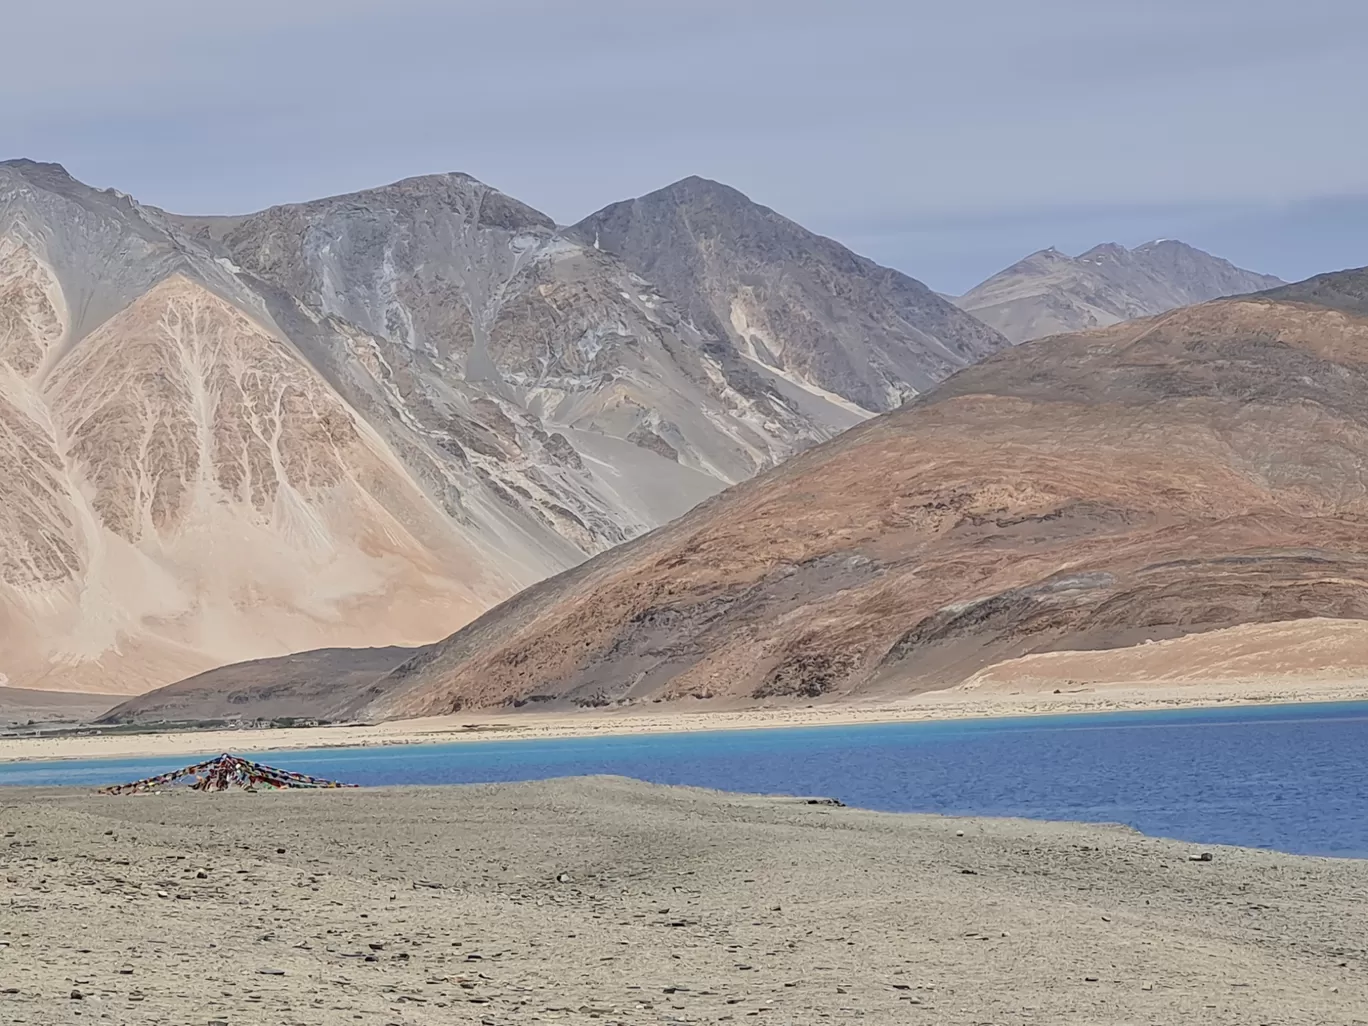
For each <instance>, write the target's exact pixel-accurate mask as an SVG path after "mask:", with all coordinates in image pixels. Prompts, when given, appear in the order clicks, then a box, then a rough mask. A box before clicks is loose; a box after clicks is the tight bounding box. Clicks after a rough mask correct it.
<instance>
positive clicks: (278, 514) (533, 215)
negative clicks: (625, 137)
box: [0, 161, 868, 692]
mask: <svg viewBox="0 0 1368 1026" xmlns="http://www.w3.org/2000/svg"><path fill="white" fill-rule="evenodd" d="M730 352H731V351H730V350H729V348H728V347H726V346H725V345H722V344H721V343H720V342H719V341H718V340H717V339H713V338H710V337H709V336H708V335H706V334H705V333H704V332H701V331H700V330H699V329H698V328H697V327H696V326H695V325H693V324H691V323H689V321H688V320H687V319H686V318H684V317H683V316H682V315H681V314H680V313H679V312H677V311H676V309H675V307H674V306H673V304H672V303H671V302H670V301H669V300H668V299H667V298H665V296H664V295H662V294H661V293H660V292H659V291H658V290H657V289H656V288H655V287H654V286H652V285H651V284H648V283H647V282H646V281H645V280H643V279H642V278H640V277H639V276H637V275H636V274H634V273H633V272H631V271H630V270H628V269H627V267H626V266H624V265H623V264H622V262H621V261H619V260H618V259H617V258H616V257H613V256H612V255H610V254H608V253H606V252H603V251H600V250H596V249H594V248H592V247H590V246H586V245H583V244H580V243H578V242H576V241H574V240H572V239H569V238H567V237H565V236H564V235H563V234H562V233H561V232H559V231H558V230H557V229H556V228H555V226H554V225H553V224H552V223H551V222H550V220H549V219H547V218H546V217H545V216H543V215H541V214H539V213H537V212H536V211H534V210H531V209H530V208H528V207H525V206H523V205H522V204H520V203H518V202H516V201H515V200H512V199H510V198H509V197H507V196H504V195H502V194H501V193H499V192H497V191H496V190H494V189H491V188H489V187H488V186H485V185H483V184H481V183H480V182H477V181H475V180H474V179H471V178H469V177H468V176H465V175H459V174H447V175H433V176H427V177H424V178H415V179H409V180H406V181H403V182H399V183H396V184H394V185H391V186H385V187H382V188H378V189H372V190H367V191H365V192H360V193H356V194H352V195H348V196H339V197H333V198H330V199H325V200H319V201H315V202H311V203H305V204H298V205H293V206H286V207H278V208H272V209H270V210H267V211H263V212H261V213H258V214H252V215H247V216H242V217H212V218H196V217H183V216H178V215H172V214H167V213H165V212H164V211H160V210H157V209H155V208H151V207H144V206H142V205H140V204H138V203H137V202H136V201H134V200H131V199H129V198H128V197H126V196H123V195H121V194H118V193H114V192H111V191H99V190H95V189H91V188H89V187H87V186H84V185H82V184H81V183H79V182H77V181H75V180H73V179H72V178H71V177H70V176H69V175H67V174H66V172H65V171H63V170H62V169H61V168H59V167H57V166H55V165H44V164H35V163H33V162H29V161H11V162H7V163H3V164H0V473H3V474H4V480H5V489H6V490H5V495H4V499H5V502H4V503H3V504H0V678H2V679H0V685H3V683H4V682H6V681H8V682H9V683H10V684H12V685H24V686H40V687H51V688H63V689H93V690H107V691H118V692H136V691H143V690H147V689H150V688H153V687H156V686H158V685H161V684H164V683H167V682H168V681H174V680H178V679H181V678H183V677H185V676H186V675H188V674H191V673H196V672H198V671H202V670H205V669H207V668H208V667H211V666H215V665H220V664H224V663H230V662H234V661H238V660H243V659H249V660H250V659H256V658H260V657H263V656H269V655H273V654H279V653H282V652H286V651H290V650H298V649H307V648H312V647H315V646H318V645H337V644H349V645H366V644H371V645H378V646H384V645H392V644H399V645H403V644H416V643H419V642H426V641H431V640H432V639H434V638H438V637H441V636H443V635H445V634H446V633H448V632H449V631H450V630H452V629H454V628H455V627H457V626H459V625H460V624H461V623H464V622H465V621H467V620H468V619H469V618H470V617H472V616H473V615H475V614H477V613H478V612H480V611H482V610H483V609H486V608H488V607H489V606H490V605H492V604H494V603H496V602H498V601H500V600H501V599H503V598H506V597H507V596H509V595H511V594H512V593H513V592H515V591H516V590H518V589H519V588H521V587H524V586H526V585H528V584H531V583H533V582H535V581H538V580H540V579H543V578H545V577H546V576H547V575H549V574H553V573H556V572H558V571H560V570H563V569H565V568H566V567H570V566H573V565H575V564H577V563H578V562H580V561H582V560H583V559H584V558H585V557H586V556H589V555H592V554H594V553H597V552H600V551H602V550H604V549H606V548H608V547H610V546H612V545H614V544H617V543H619V542H622V541H624V540H626V539H629V538H632V537H634V536H636V535H639V534H641V533H642V532H644V531H647V530H649V529H651V528H652V527H655V526H657V525H659V524H661V523H664V522H665V521H667V520H669V519H671V518H673V517H675V516H677V515H679V514H680V513H682V512H684V511H685V510H687V509H689V508H690V507H691V506H692V505H694V504H695V503H696V502H697V501H698V500H699V499H701V498H704V497H706V496H709V495H712V494H714V493H716V492H717V491H718V490H720V489H721V488H723V487H725V486H726V485H728V484H731V483H734V482H737V481H741V480H745V479H746V478H748V477H750V476H751V475H753V474H754V473H756V472H757V471H759V470H763V469H766V468H768V467H771V466H774V465H775V464H776V463H778V462H780V461H782V460H784V459H786V458H787V457H789V456H790V455H792V454H793V453H795V452H799V451H802V450H803V449H806V448H808V447H810V446H811V445H813V444H815V443H817V442H820V441H821V440H823V439H826V438H828V437H830V436H832V435H833V434H835V433H836V432H838V431H840V430H842V429H844V428H845V427H848V426H850V425H852V424H855V423H858V422H859V421H860V420H862V419H864V418H865V417H867V416H868V413H867V411H865V410H862V409H860V408H858V407H856V406H854V405H853V404H851V403H849V402H846V401H845V400H843V399H841V398H840V397H839V396H828V395H825V394H822V393H821V392H820V391H819V390H813V389H810V388H805V387H802V386H800V385H798V384H795V383H794V382H793V381H790V380H788V379H786V378H784V377H783V376H781V375H777V374H774V373H772V372H769V371H767V370H764V369H757V368H755V367H752V366H750V365H749V364H747V363H745V362H744V361H738V360H736V359H733V358H732V357H731V356H729V355H728V354H729V353H730Z"/></svg>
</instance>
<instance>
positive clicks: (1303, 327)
mask: <svg viewBox="0 0 1368 1026" xmlns="http://www.w3.org/2000/svg"><path fill="white" fill-rule="evenodd" d="M1366 457H1368V270H1361V271H1351V272H1343V273H1341V274H1336V275H1327V276H1323V277H1321V278H1318V279H1313V280H1312V281H1310V282H1305V283H1302V284H1300V285H1295V286H1290V287H1287V288H1284V289H1280V290H1275V291H1273V292H1269V293H1266V294H1263V295H1260V296H1254V297H1246V298H1240V299H1231V300H1219V301H1215V302H1211V303H1207V304H1205V305H1202V306H1197V307H1191V308H1187V309H1183V310H1179V311H1176V312H1174V313H1170V314H1168V315H1165V316H1162V317H1157V318H1152V319H1149V320H1145V321H1139V322H1135V323H1130V324H1124V325H1118V326H1115V327H1111V328H1107V329H1103V330H1099V331H1094V332H1087V333H1082V334H1076V335H1066V336H1059V337H1054V338H1050V339H1044V340H1040V341H1037V342H1032V343H1027V344H1025V345H1022V346H1019V347H1017V348H1015V349H1012V350H1008V351H1005V352H1002V353H1000V354H998V355H997V356H994V357H992V358H990V359H988V360H987V361H985V362H983V363H982V364H979V365H977V366H975V367H972V368H969V369H967V370H964V371H961V372H960V373H958V374H956V375H954V376H953V377H952V378H950V379H949V380H948V381H946V382H945V383H943V384H942V385H941V386H940V387H939V388H937V389H936V390H935V391H934V392H932V393H930V394H929V395H927V396H924V397H922V398H920V399H918V400H917V401H915V402H913V403H911V404H909V405H908V406H907V407H904V408H903V409H901V410H898V411H895V412H893V413H890V414H887V415H884V416H881V417H879V418H877V419H875V420H873V421H870V422H868V423H866V424H864V425H861V426H860V427H858V428H855V429H852V430H850V431H848V432H846V433H845V434H843V435H841V436H840V437H839V438H837V439H835V440H833V441H831V442H829V443H827V444H825V445H823V446H821V447H819V448H817V449H814V450H811V451H809V452H807V453H805V454H803V455H801V456H799V457H797V458H795V459H793V460H791V461H790V462H788V463H787V464H785V465H784V466H782V467H780V468H778V469H776V470H774V471H771V472H769V473H767V474H765V475H762V476H760V477H758V478H756V479H754V480H752V481H750V482H748V483H746V484H743V485H739V486H737V487H734V488H732V489H730V490H728V491H727V492H725V493H724V494H722V495H720V496H718V497H716V498H714V499H711V500H709V501H708V502H706V503H704V504H703V505H701V506H700V507H698V508H697V509H695V510H694V511H692V512H691V513H690V514H688V515H687V516H685V517H683V518H682V519H680V520H678V521H676V522H674V523H673V524H670V525H668V526H667V527H664V528H662V529H659V530H657V531H654V532H652V533H650V534H648V535H646V536H645V537H642V538H639V539H637V540H636V541H634V542H631V543H629V544H626V545H623V546H621V547H619V548H617V549H614V550H612V551H610V552H607V553H605V554H603V555H601V556H598V557H596V558H594V559H592V560H590V561H589V562H587V563H585V564H584V565H582V566H580V567H577V568H575V569H573V570H571V571H569V572H567V573H564V574H562V575H560V576H558V577H556V578H553V579H551V580H548V581H545V582H543V583H541V584H539V585H537V586H534V587H532V588H530V589H528V590H526V591H524V592H523V593H521V594H519V595H518V596H516V597H514V598H513V599H512V600H510V601H508V602H506V603H504V604H503V605H501V606H499V607H498V608H496V609H494V610H492V611H491V612H489V613H487V614H486V615H484V616H483V617H481V618H480V619H479V620H477V621H475V622H474V623H472V624H471V625H470V626H468V627H466V628H465V629H463V630H461V631H459V632H457V633H456V634H455V635H453V636H452V637H450V638H448V639H447V640H446V641H443V642H441V643H438V644H436V645H431V646H427V647H425V648H423V649H420V650H419V651H418V652H417V653H416V654H414V655H412V656H411V657H410V658H408V659H407V660H405V661H404V662H403V663H402V664H400V665H399V666H397V667H396V668H395V669H393V670H392V671H390V672H389V673H387V674H384V675H382V676H380V677H379V678H378V679H377V680H375V681H374V682H373V683H371V684H370V685H369V686H365V687H353V688H351V689H349V690H348V692H347V694H346V695H344V696H340V700H339V701H337V702H335V703H333V713H334V714H335V715H354V716H366V717H369V716H377V715H378V716H416V715H423V714H433V713H442V712H447V711H451V710H455V709H461V708H471V707H481V706H505V705H508V706H519V705H536V706H571V705H601V704H609V703H619V702H628V703H633V702H648V701H654V700H667V701H668V700H677V699H683V698H692V699H702V700H706V699H713V698H715V699H731V700H743V701H751V702H754V701H782V700H794V699H798V700H804V701H807V700H811V699H812V698H815V697H818V696H829V697H836V698H839V697H848V696H859V695H872V694H886V695H891V694H909V693H914V692H918V691H923V690H928V689H936V688H943V687H946V686H950V685H954V684H959V683H963V682H966V681H968V682H971V683H973V682H975V681H987V680H992V679H994V674H995V673H998V674H1003V673H1006V674H1008V675H1009V676H1010V674H1011V673H1012V672H1018V671H1020V672H1025V670H1023V669H1022V668H1023V666H1028V667H1035V668H1036V670H1039V671H1040V672H1042V673H1046V675H1048V673H1050V672H1055V670H1057V669H1058V667H1056V668H1055V670H1051V669H1050V668H1049V666H1048V665H1046V666H1045V667H1044V669H1041V664H1042V663H1044V664H1049V663H1050V661H1051V660H1056V661H1057V660H1064V661H1065V662H1067V660H1068V659H1070V658H1080V659H1082V658H1085V657H1086V658H1087V659H1092V660H1094V662H1096V660H1098V659H1102V658H1103V657H1105V656H1110V657H1111V658H1112V660H1113V666H1114V667H1115V666H1122V665H1123V664H1125V663H1126V661H1127V660H1136V659H1139V660H1141V661H1144V660H1149V663H1148V664H1147V665H1151V664H1155V663H1157V662H1158V661H1162V660H1160V656H1161V655H1162V653H1163V652H1165V651H1170V652H1173V651H1177V652H1179V653H1180V654H1181V656H1182V658H1183V659H1184V660H1185V661H1186V663H1187V667H1186V670H1185V671H1184V672H1189V671H1190V672H1191V673H1195V674H1197V675H1199V676H1200V674H1201V673H1202V672H1203V669H1204V665H1205V668H1207V669H1210V668H1211V666H1212V665H1213V664H1212V661H1213V660H1227V661H1228V660H1230V659H1232V658H1234V659H1235V662H1236V663H1238V664H1239V665H1241V666H1244V667H1246V668H1248V667H1254V668H1256V669H1257V668H1258V667H1260V666H1262V667H1264V668H1266V669H1268V670H1270V672H1283V671H1286V670H1287V669H1288V667H1287V665H1285V664H1280V663H1279V659H1280V658H1283V657H1282V656H1280V655H1279V651H1281V652H1283V653H1284V654H1287V653H1295V652H1297V651H1301V652H1303V654H1304V653H1305V652H1311V653H1312V656H1311V659H1312V663H1311V665H1313V666H1316V667H1318V668H1324V667H1328V666H1334V665H1336V664H1337V662H1342V661H1343V660H1344V659H1357V660H1358V661H1359V662H1358V664H1356V665H1362V664H1363V663H1365V662H1368V646H1365V644H1364V642H1365V630H1364V629H1365V628H1366V627H1368V625H1365V624H1364V621H1365V620H1368V555H1365V547H1366V546H1368V481H1366V480H1365V476H1364V464H1365V458H1366ZM1242 632H1243V633H1242ZM1251 632H1252V633H1251ZM1251 638H1252V639H1253V640H1250V639H1251ZM1242 639H1243V640H1242ZM1241 645H1243V646H1244V648H1243V650H1242V651H1243V654H1239V653H1238V652H1236V650H1237V649H1240V648H1241ZM1173 646H1177V648H1176V649H1174V648H1173ZM1251 646H1252V647H1251ZM1260 646H1262V647H1260ZM1297 646H1302V647H1301V648H1300V649H1299V648H1298V647H1297ZM1308 646H1309V647H1308ZM1232 653H1235V654H1234V655H1232ZM1236 656H1238V658H1236ZM1288 658H1290V656H1289V657H1288ZM1204 660H1207V662H1206V664H1204V663H1203V661H1204ZM1240 660H1243V662H1240ZM1280 665H1282V670H1279V669H1278V667H1279V666H1280ZM1013 667H1015V668H1016V670H1013V669H1012V668H1013ZM1293 668H1294V669H1295V667H1293ZM1303 668H1304V667H1303ZM1031 672H1035V670H1032V671H1031ZM1099 672H1107V671H1105V669H1104V670H1102V671H1099ZM1108 679H1115V678H1108Z"/></svg>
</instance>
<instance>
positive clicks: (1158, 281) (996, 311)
mask: <svg viewBox="0 0 1368 1026" xmlns="http://www.w3.org/2000/svg"><path fill="white" fill-rule="evenodd" d="M1281 284H1283V282H1281V281H1280V280H1279V279H1277V278H1275V277H1273V276H1272V275H1268V274H1257V273H1255V272H1254V271H1246V270H1243V269H1241V268H1239V267H1236V266H1235V265H1234V264H1232V263H1230V262H1229V261H1227V260H1222V259H1220V258H1219V257H1214V256H1212V255H1211V254H1209V253H1203V252H1202V251H1201V250H1200V249H1194V248H1193V247H1192V246H1189V245H1187V244H1185V243H1182V242H1177V241H1175V240H1173V239H1161V240H1159V241H1157V242H1147V243H1145V245H1143V246H1137V247H1136V248H1135V249H1126V248H1125V247H1124V246H1118V245H1116V244H1115V243H1106V244H1104V245H1101V246H1094V247H1093V248H1092V249H1090V250H1088V251H1087V252H1086V253H1083V254H1080V255H1079V256H1077V257H1070V256H1066V255H1065V254H1063V253H1061V252H1059V250H1057V249H1043V250H1041V251H1040V252H1038V253H1032V254H1031V255H1030V256H1028V257H1026V258H1025V259H1024V260H1020V261H1018V262H1017V263H1015V264H1013V265H1012V266H1011V267H1008V268H1007V269H1006V270H1003V271H1000V272H998V273H997V274H995V275H993V277H991V278H989V279H988V280H987V281H985V282H983V283H982V284H981V285H978V286H976V287H975V288H973V289H971V290H970V291H969V292H967V293H965V294H964V295H963V296H960V297H959V298H958V299H955V300H954V302H955V303H956V304H958V305H959V306H960V307H961V308H962V309H964V310H967V311H969V312H970V313H972V314H973V315H974V316H975V317H977V318H979V319H980V320H981V321H983V322H984V323H985V324H989V325H991V326H992V327H994V328H996V329H997V330H998V331H1000V332H1001V333H1002V334H1003V335H1005V336H1006V337H1007V338H1009V339H1010V340H1011V341H1013V342H1024V341H1027V340H1028V339H1033V338H1042V337H1044V336H1046V335H1056V334H1060V333H1062V332H1069V331H1085V330H1088V329H1090V328H1103V327H1106V326H1107V325H1110V324H1116V323H1119V322H1121V321H1129V320H1133V319H1134V318H1137V317H1148V316H1150V315H1152V314H1160V313H1166V312H1168V311H1169V310H1175V309H1178V308H1179V307H1184V306H1191V305H1192V304H1194V303H1204V302H1207V301H1208V300H1211V299H1220V298H1222V297H1224V296H1235V295H1241V294H1244V293H1249V292H1259V291H1262V290H1264V289H1270V288H1275V287H1277V286H1278V285H1281Z"/></svg>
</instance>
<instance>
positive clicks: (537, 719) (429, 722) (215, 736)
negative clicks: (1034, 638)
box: [0, 677, 1368, 762]
mask: <svg viewBox="0 0 1368 1026" xmlns="http://www.w3.org/2000/svg"><path fill="white" fill-rule="evenodd" d="M1365 700H1368V679H1364V678H1357V677H1356V678H1352V679H1345V680H1306V679H1285V678H1282V679H1275V680H1253V681H1233V682H1232V681H1222V682H1219V683H1213V684H1202V683H1191V684H1176V685H1174V684H1166V685H1163V686H1154V687H1137V686H1134V685H1130V684H1127V685H1117V686H1106V685H1091V686H1088V687H1080V688H1076V689H1072V690H1069V691H1062V692H1061V693H1059V694H1055V693H1053V691H1049V692H1046V691H1038V692H1031V693H1027V692H1013V691H989V690H986V689H972V688H970V689H965V688H954V689H951V690H949V691H943V692H933V693H929V694H925V695H919V696H917V697H915V698H911V699H903V700H897V701H893V700H885V701H881V702H880V701H871V702H863V703H850V702H847V703H843V704H839V705H837V704H828V705H813V706H808V707H806V708H773V709H726V710H700V711H690V710H688V708H687V707H685V708H681V709H671V710H668V711H661V712H654V713H651V712H647V713H643V712H641V711H640V710H624V711H616V712H614V711H605V710H596V711H592V712H584V713H573V714H559V715H545V714H538V713H523V712H495V713H489V712H481V713H462V714H458V715H455V716H442V717H432V718H428V719H417V720H396V721H392V722H387V723H377V724H351V725H344V726H335V727H300V728H284V729H278V730H212V731H188V732H167V733H156V734H122V735H121V734H114V735H92V736H65V737H47V738H45V737H8V738H0V761H7V762H24V761H32V760H41V759H93V758H120V757H159V756H169V755H187V756H191V755H201V754H216V753H218V752H225V751H227V752H237V753H244V752H262V751H283V750H297V749H305V748H350V747H371V746H380V745H407V744H436V743H446V742H455V741H491V740H525V739H531V738H561V737H585V736H594V735H604V734H651V733H676V732H684V731H698V730H751V729H764V728H775V727H808V726H825V725H838V724H853V723H885V722H888V723H891V722H901V721H917V720H938V719H970V718H979V717H990V716H1042V715H1051V714H1064V713H1089V712H1116V711H1123V710H1143V709H1171V708H1183V707H1204V706H1222V705H1235V704H1240V705H1245V704H1260V703H1262V704H1281V703H1299V702H1342V701H1365Z"/></svg>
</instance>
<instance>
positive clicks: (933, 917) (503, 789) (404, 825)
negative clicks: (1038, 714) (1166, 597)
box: [0, 777, 1368, 1026]
mask: <svg viewBox="0 0 1368 1026" xmlns="http://www.w3.org/2000/svg"><path fill="white" fill-rule="evenodd" d="M1202 850H1206V851H1209V852H1211V853H1212V854H1213V859H1212V861H1210V862H1193V861H1189V860H1188V856H1189V855H1191V854H1193V853H1196V852H1199V851H1202ZM0 869H2V870H3V873H2V875H0V881H2V882H0V888H3V889H0V895H3V908H4V916H3V922H2V923H0V1022H4V1023H5V1024H6V1026H21V1024H22V1026H57V1024H69V1023H86V1022H100V1021H109V1022H115V1023H127V1024H163V1026H194V1024H205V1026H211V1024H223V1023H226V1024H229V1026H240V1024H251V1026H257V1024H276V1023H279V1024H342V1023H355V1022H363V1023H367V1024H371V1023H375V1024H401V1026H438V1024H447V1023H478V1024H504V1023H535V1022H567V1023H586V1024H587V1023H603V1024H613V1023H631V1024H637V1023H641V1024H645V1023H652V1024H655V1023H668V1024H682V1023H723V1022H737V1023H743V1022H750V1021H756V1022H761V1023H764V1022H768V1023H780V1024H790V1023H793V1024H798V1023H818V1022H829V1021H841V1022H845V1021H861V1022H867V1023H870V1024H878V1023H890V1024H891V1023H898V1024H906V1023H928V1024H938V1026H942V1024H966V1026H967V1024H988V1023H991V1024H1014V1023H1051V1024H1057V1023H1079V1024H1083V1023H1086V1024H1090V1026H1097V1024H1113V1023H1115V1024H1120V1023H1127V1024H1129V1023H1136V1024H1139V1023H1145V1024H1156V1023H1165V1024H1166V1023H1194V1022H1199V1023H1231V1024H1240V1026H1248V1024H1256V1023H1278V1024H1288V1023H1307V1024H1312V1023H1314V1024H1337V1026H1348V1024H1352V1023H1364V1022H1368V987H1366V986H1365V984H1366V983H1368V972H1366V970H1368V903H1365V902H1364V901H1363V896H1364V894H1365V888H1368V862H1358V861H1353V860H1333V859H1313V858H1302V857H1294V856H1286V855H1279V854H1273V853H1268V852H1260V851H1250V850H1241V849H1234V848H1221V847H1208V848H1205V849H1203V848H1199V847H1197V846H1193V845H1188V844H1184V843H1179V842H1173V841H1165V840H1156V839H1151V838H1146V837H1142V836H1140V835H1138V834H1135V833H1133V832H1131V831H1129V830H1126V829H1124V828H1120V827H1099V826H1079V825H1071V824H1059V823H1035V822H1026V821H1019V820H978V819H946V818H940V817H934V816H912V815H890V814H883V813H873V812H866V811H862V810H857V809H849V808H840V807H831V806H826V805H808V804H805V803H803V802H801V801H796V800H794V799H783V798H772V797H771V798H766V797H756V796H743V795H730V794H719V793H715V792H709V791H701V790H692V789H675V788H663V787H655V786H650V785H646V784H641V783H637V782H633V781H627V780H622V779H619V778H603V777H600V778H587V779H577V780H559V781H554V782H540V783H531V784H502V785H484V786H472V787H448V788H432V789H412V788H396V789H388V788H378V789H373V790H355V791H350V790H339V791H325V792H286V793H277V794H269V793H262V794H249V793H241V792H235V793H227V794H212V795H203V794H196V793H190V792H178V793H174V794H160V795H145V796H132V797H101V796H93V795H89V794H84V793H78V792H74V791H55V790H47V791H40V790H30V789H0ZM78 995H79V996H78Z"/></svg>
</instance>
